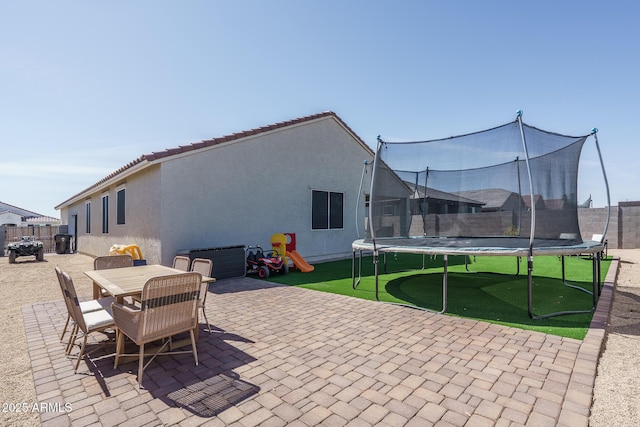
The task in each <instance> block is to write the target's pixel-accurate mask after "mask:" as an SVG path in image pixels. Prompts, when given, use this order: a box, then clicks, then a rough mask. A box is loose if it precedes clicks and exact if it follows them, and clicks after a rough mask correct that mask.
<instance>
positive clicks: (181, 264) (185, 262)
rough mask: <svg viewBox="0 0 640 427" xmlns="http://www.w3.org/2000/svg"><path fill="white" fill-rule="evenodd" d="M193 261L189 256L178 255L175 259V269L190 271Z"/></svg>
mask: <svg viewBox="0 0 640 427" xmlns="http://www.w3.org/2000/svg"><path fill="white" fill-rule="evenodd" d="M190 264H191V259H190V258H189V257H188V256H183V255H176V256H175V257H174V258H173V268H175V269H176V270H182V271H189V265H190Z"/></svg>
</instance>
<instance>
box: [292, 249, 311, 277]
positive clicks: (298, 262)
mask: <svg viewBox="0 0 640 427" xmlns="http://www.w3.org/2000/svg"><path fill="white" fill-rule="evenodd" d="M287 257H289V259H290V260H291V261H292V262H293V265H295V266H296V268H297V269H298V270H300V271H302V272H303V273H309V272H311V271H313V270H314V267H313V265H310V264H309V263H308V262H307V261H305V259H304V258H302V256H300V254H299V253H298V252H296V251H291V252H289V251H287Z"/></svg>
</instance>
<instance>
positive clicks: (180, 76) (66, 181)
mask: <svg viewBox="0 0 640 427" xmlns="http://www.w3.org/2000/svg"><path fill="white" fill-rule="evenodd" d="M639 5H640V3H638V2H636V1H631V0H629V1H616V0H610V1H590V0H587V1H577V0H576V1H558V0H552V1H547V0H543V1H534V2H513V1H491V0H488V1H475V0H474V1H471V0H469V1H444V0H442V1H427V0H423V1H377V0H368V1H365V0H361V1H360V0H358V1H356V0H354V1H349V0H339V1H337V0H323V1H313V2H312V1H299V0H298V1H295V0H291V1H284V0H270V1H242V0H233V1H221V0H220V1H216V0H209V1H188V0H185V1H73V2H69V1H25V2H22V1H7V0H0V35H1V38H0V58H1V60H0V143H1V146H2V151H1V152H0V182H1V183H2V184H0V201H2V202H5V203H9V204H12V205H15V206H19V207H21V208H24V209H29V210H32V211H35V212H38V213H42V214H45V215H52V216H56V217H58V216H59V212H58V211H56V210H55V209H54V206H56V205H57V204H59V203H61V202H62V201H64V200H66V199H67V198H68V197H70V196H72V195H74V194H76V193H77V192H79V191H81V190H83V189H85V188H87V187H88V186H90V185H92V184H94V183H95V182H97V181H98V180H100V179H101V178H103V177H104V176H106V175H107V174H109V173H111V172H112V171H114V170H116V169H118V168H120V167H121V166H123V165H125V164H127V163H128V162H130V161H131V160H134V159H136V158H137V157H139V156H140V155H142V154H145V153H150V152H152V151H159V150H162V149H165V148H170V147H176V146H178V145H183V144H189V143H193V142H197V141H200V140H202V139H208V138H212V137H217V136H222V135H225V134H229V133H234V132H238V131H242V130H247V129H251V128H255V127H258V126H262V125H267V124H271V123H275V122H279V121H283V120H289V119H293V118H296V117H301V116H305V115H309V114H315V113H318V112H321V111H326V110H332V111H335V112H336V113H337V114H338V115H339V116H340V117H341V118H342V119H343V120H344V121H345V122H346V123H347V124H348V125H349V126H350V127H351V128H352V129H353V130H354V131H355V132H356V133H357V134H358V135H359V136H360V137H362V138H363V139H364V140H365V141H366V142H368V143H369V144H371V145H374V144H375V139H376V135H378V134H380V135H382V136H383V138H386V139H389V140H390V139H396V140H416V139H420V140H423V139H433V138H440V137H447V136H451V135H457V134H462V133H467V132H473V131H478V130H482V129H486V128H490V127H493V126H497V125H501V124H504V123H507V122H509V121H511V120H513V119H515V111H516V110H518V109H522V110H523V111H524V121H525V122H526V123H528V124H530V125H533V126H536V127H539V128H542V129H545V130H550V131H554V132H558V133H563V134H568V135H584V134H588V133H589V132H590V131H591V128H593V127H597V128H598V129H599V130H600V132H599V133H598V137H599V142H600V146H601V149H602V154H603V157H604V161H605V166H606V169H607V175H608V178H609V184H610V189H611V201H612V204H614V205H615V204H617V203H618V202H619V201H632V200H640V179H639V175H640V174H639V170H638V169H639V168H640V167H639V162H638V159H639V156H640V150H639V148H638V141H637V140H638V137H639V135H640V118H639V114H638V113H639V112H640V111H639V108H638V103H639V100H640V90H639V88H640V85H639V84H638V78H639V77H638V76H639V75H640V69H639V68H640V67H639V65H640V54H639V46H640V30H639V28H640V26H639V25H638V22H640V6H639ZM307 160H308V159H300V162H301V165H302V164H303V162H305V161H307ZM270 170H271V169H270V167H269V165H265V170H264V171H251V173H252V174H257V175H260V174H261V173H263V174H264V176H265V177H268V176H270V175H271V174H270ZM580 173H581V180H580V183H579V197H580V198H581V199H586V198H587V197H588V196H589V194H593V199H594V204H595V206H604V205H605V204H606V197H605V193H604V186H603V184H602V178H601V173H600V169H599V163H598V159H597V153H596V151H595V145H594V144H593V140H590V143H588V144H587V145H586V146H585V149H584V151H583V161H582V163H581V172H580ZM594 176H595V179H594Z"/></svg>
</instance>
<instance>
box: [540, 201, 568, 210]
mask: <svg viewBox="0 0 640 427" xmlns="http://www.w3.org/2000/svg"><path fill="white" fill-rule="evenodd" d="M544 204H545V206H546V207H547V208H548V209H550V210H557V211H561V210H563V209H564V208H566V207H567V199H551V200H546V201H545V202H544Z"/></svg>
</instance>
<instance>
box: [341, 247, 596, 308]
mask: <svg viewBox="0 0 640 427" xmlns="http://www.w3.org/2000/svg"><path fill="white" fill-rule="evenodd" d="M392 241H393V239H387V241H386V242H385V244H382V245H381V244H375V243H373V242H371V243H369V242H366V241H365V240H363V239H361V240H356V241H355V242H353V244H352V264H351V279H352V287H353V289H356V288H357V287H358V285H359V284H360V281H361V279H362V254H363V252H371V253H372V254H373V265H374V277H375V295H376V301H379V302H384V303H389V304H394V305H402V306H407V307H411V308H416V309H420V310H424V311H429V312H433V313H439V314H443V313H445V312H446V310H447V301H448V266H449V264H448V261H449V259H448V257H449V255H464V256H465V257H466V256H515V257H516V259H517V261H516V262H517V272H516V275H519V273H520V263H519V259H520V258H523V257H524V256H527V311H528V314H529V317H530V318H532V319H534V320H540V319H547V318H550V317H556V316H564V315H569V314H585V313H592V312H593V311H594V310H595V308H596V306H597V303H598V297H599V295H600V293H601V291H602V279H601V260H602V254H603V252H604V244H603V243H601V242H596V241H593V240H587V241H584V242H583V243H582V244H580V245H571V246H553V247H544V248H534V249H533V255H529V254H528V253H529V249H528V248H509V249H507V248H503V249H500V248H491V249H487V248H480V247H478V248H469V247H467V248H456V249H455V250H453V249H452V248H447V249H449V250H445V249H444V248H439V247H427V246H406V245H393V244H391V243H392ZM356 253H358V254H359V255H358V256H356ZM388 253H394V254H398V253H409V254H422V255H423V266H422V269H423V270H424V269H425V264H424V256H426V255H442V256H443V276H442V308H441V309H440V310H432V309H428V308H424V307H418V306H414V305H410V304H402V303H395V302H388V301H382V300H381V299H380V286H379V275H380V271H379V264H380V255H381V254H382V256H383V267H384V272H385V273H386V272H387V267H386V265H387V263H386V256H387V254H388ZM581 254H589V255H591V262H592V273H593V274H592V290H591V291H589V290H586V289H584V288H581V287H579V286H575V285H571V284H568V283H567V281H566V276H565V262H564V257H565V256H575V255H581ZM534 255H537V256H545V255H546V256H553V255H555V256H558V257H560V259H561V263H562V279H561V281H562V284H563V285H564V286H568V287H571V288H573V289H577V290H580V291H583V292H586V293H589V294H591V295H592V296H593V298H592V300H593V305H592V306H591V308H588V309H585V310H571V311H558V312H552V313H544V314H535V313H534V312H533V257H534ZM356 258H358V260H359V261H358V263H356ZM356 264H357V265H358V277H357V278H356Z"/></svg>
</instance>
